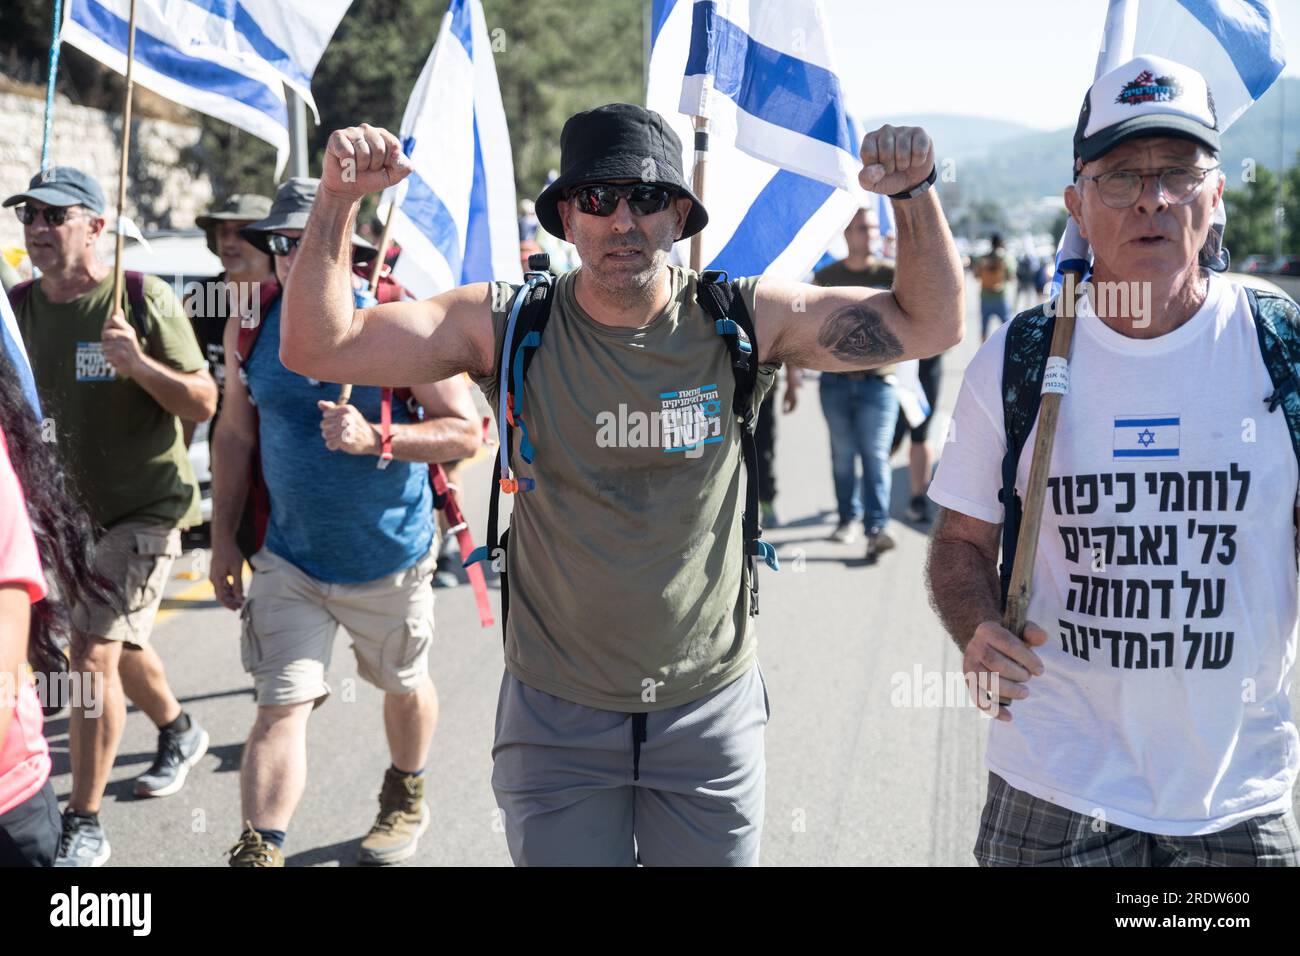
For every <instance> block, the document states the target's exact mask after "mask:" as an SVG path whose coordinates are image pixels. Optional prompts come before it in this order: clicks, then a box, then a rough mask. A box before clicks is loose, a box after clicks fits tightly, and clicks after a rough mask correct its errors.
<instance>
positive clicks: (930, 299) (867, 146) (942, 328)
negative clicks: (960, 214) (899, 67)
mask: <svg viewBox="0 0 1300 956" xmlns="http://www.w3.org/2000/svg"><path fill="white" fill-rule="evenodd" d="M862 162H863V169H862V172H861V174H860V175H859V180H860V181H861V183H862V185H863V186H864V187H865V188H866V189H869V190H871V191H872V192H875V193H881V194H884V195H892V194H893V193H898V192H903V191H905V190H908V189H910V188H911V187H913V186H915V185H917V184H919V183H920V182H921V181H922V180H923V179H925V178H926V176H928V175H929V173H930V170H931V169H932V168H934V145H933V143H932V142H931V141H930V137H929V136H928V135H926V133H925V130H923V129H920V128H919V127H908V126H902V127H892V126H882V127H881V128H880V129H878V130H876V131H875V132H872V133H868V134H867V136H866V137H865V138H864V139H863V141H862ZM892 202H893V204H894V218H895V223H896V226H897V229H898V259H897V263H896V265H895V270H894V285H893V288H892V289H891V290H885V291H882V290H878V289H868V288H857V287H853V286H841V287H833V288H822V287H820V286H813V285H805V284H804V283H799V282H784V281H768V280H764V281H763V282H760V283H759V284H758V289H757V294H756V303H755V304H756V312H757V314H756V315H755V317H754V323H755V326H756V331H757V333H758V341H759V354H760V357H761V358H762V360H763V361H765V362H787V363H792V364H795V365H800V366H802V367H804V368H815V369H819V370H821V371H824V372H845V371H852V370H855V369H867V368H876V367H878V366H881V365H888V364H890V363H891V362H896V361H899V360H902V359H911V358H927V357H929V356H931V355H937V354H938V353H940V352H942V351H944V350H946V349H949V348H952V346H954V345H956V344H957V343H958V342H960V341H961V338H962V333H963V331H964V329H965V317H966V304H965V292H964V287H963V282H962V271H961V258H960V256H958V254H957V247H956V245H954V243H953V241H952V234H951V233H950V232H949V231H948V222H947V220H946V219H944V216H943V209H942V207H941V206H940V205H939V197H938V195H937V194H936V193H935V191H934V190H933V189H930V190H927V191H926V192H924V193H922V194H921V195H920V196H917V197H916V198H914V199H895V200H892Z"/></svg>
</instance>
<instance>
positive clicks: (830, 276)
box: [813, 259, 898, 375]
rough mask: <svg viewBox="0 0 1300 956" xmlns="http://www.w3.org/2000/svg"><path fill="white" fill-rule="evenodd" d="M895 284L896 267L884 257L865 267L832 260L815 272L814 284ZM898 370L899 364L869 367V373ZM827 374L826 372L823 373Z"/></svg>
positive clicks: (885, 287)
mask: <svg viewBox="0 0 1300 956" xmlns="http://www.w3.org/2000/svg"><path fill="white" fill-rule="evenodd" d="M893 284H894V267H893V266H892V265H890V264H889V263H888V262H886V261H884V260H882V259H869V260H867V267H866V268H865V269H861V270H858V269H850V268H849V267H848V266H847V265H845V264H844V260H843V259H841V260H840V261H839V262H832V263H831V264H830V265H828V266H827V267H826V268H824V269H818V270H817V272H816V273H814V274H813V285H820V286H840V285H851V286H867V287H869V288H872V289H888V288H889V287H890V286H892V285H893ZM896 371H898V366H897V365H882V366H880V367H879V368H873V369H868V370H867V374H869V375H891V374H893V373H894V372H896ZM823 374H825V373H823Z"/></svg>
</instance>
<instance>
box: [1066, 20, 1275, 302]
mask: <svg viewBox="0 0 1300 956" xmlns="http://www.w3.org/2000/svg"><path fill="white" fill-rule="evenodd" d="M1143 54H1150V55H1152V56H1163V57H1166V58H1168V59H1170V60H1173V61H1175V62H1177V63H1182V64H1184V65H1186V66H1190V67H1191V68H1192V69H1194V70H1196V71H1197V72H1198V73H1200V74H1201V75H1202V76H1204V77H1205V81H1206V83H1207V84H1208V85H1209V87H1210V92H1211V93H1212V94H1213V95H1214V105H1215V111H1216V113H1217V114H1218V119H1219V132H1220V133H1222V132H1223V131H1224V130H1226V129H1227V128H1228V127H1229V126H1231V125H1232V124H1233V123H1234V122H1236V121H1237V119H1238V118H1239V117H1240V116H1241V114H1242V113H1244V112H1246V110H1247V109H1248V108H1249V107H1250V105H1251V104H1252V103H1254V102H1255V101H1256V100H1257V99H1259V98H1260V97H1261V96H1263V95H1264V93H1265V92H1266V91H1267V90H1268V88H1269V87H1270V86H1272V85H1273V81H1274V80H1276V79H1277V78H1278V77H1279V76H1280V75H1281V74H1282V70H1283V69H1285V68H1286V50H1285V46H1284V41H1283V38H1282V32H1281V24H1280V21H1279V20H1278V16H1277V9H1276V7H1275V5H1274V3H1273V0H1110V7H1109V8H1108V9H1107V11H1106V26H1105V28H1104V32H1103V34H1102V42H1101V51H1100V53H1098V55H1097V69H1096V73H1095V74H1094V79H1095V78H1097V77H1101V76H1103V75H1105V74H1106V73H1109V72H1110V71H1111V70H1113V69H1115V68H1116V67H1118V66H1121V65H1122V64H1124V63H1127V62H1128V61H1129V60H1131V59H1133V58H1134V57H1135V56H1141V55H1143ZM1224 221H1225V220H1224V214H1223V205H1222V204H1220V205H1219V208H1218V210H1217V211H1216V213H1215V222H1216V224H1217V225H1218V226H1219V227H1222V225H1223V222H1224ZM1089 264H1090V251H1089V248H1088V243H1087V240H1085V239H1084V238H1083V237H1082V236H1080V235H1079V229H1078V226H1076V225H1075V222H1074V220H1073V219H1070V220H1069V221H1068V222H1067V223H1066V229H1065V234H1064V235H1063V236H1062V237H1061V243H1060V246H1059V247H1058V249H1057V254H1056V272H1055V275H1053V277H1052V291H1051V294H1052V296H1055V295H1056V294H1057V293H1058V291H1059V290H1060V287H1061V278H1062V272H1063V271H1065V270H1072V271H1086V269H1087V268H1088V266H1089Z"/></svg>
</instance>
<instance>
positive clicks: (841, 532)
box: [831, 521, 858, 544]
mask: <svg viewBox="0 0 1300 956" xmlns="http://www.w3.org/2000/svg"><path fill="white" fill-rule="evenodd" d="M831 540H832V541H834V542H835V543H836V544H852V543H853V542H854V541H857V540H858V526H857V525H855V524H854V523H853V522H852V521H841V522H840V523H839V524H837V525H836V526H835V530H834V531H832V532H831Z"/></svg>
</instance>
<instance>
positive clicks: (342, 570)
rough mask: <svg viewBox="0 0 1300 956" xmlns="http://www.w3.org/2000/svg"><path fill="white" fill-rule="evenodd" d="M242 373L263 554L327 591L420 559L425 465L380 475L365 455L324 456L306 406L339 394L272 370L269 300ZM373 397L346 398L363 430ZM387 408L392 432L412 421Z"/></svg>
mask: <svg viewBox="0 0 1300 956" xmlns="http://www.w3.org/2000/svg"><path fill="white" fill-rule="evenodd" d="M244 371H245V375H246V379H247V383H248V390H249V394H250V395H251V396H252V398H253V401H254V404H256V406H257V411H258V438H259V441H260V442H261V451H262V474H263V475H264V476H265V478H266V485H267V488H268V490H269V491H270V495H271V519H270V524H269V525H268V527H267V532H266V547H267V548H268V549H270V550H271V551H272V552H273V553H274V554H277V555H279V556H280V557H282V558H284V559H285V560H286V561H289V562H290V563H292V564H293V565H294V566H295V567H297V568H299V569H300V570H302V571H305V572H306V573H307V574H310V575H311V576H312V577H313V578H316V579H317V580H319V581H325V582H327V583H330V584H357V583H360V582H363V581H373V580H374V579H376V578H381V577H385V576H387V575H389V574H395V573H396V572H398V571H400V570H402V569H403V568H407V567H410V566H411V565H412V564H415V563H416V562H417V561H419V560H420V559H421V558H423V557H424V556H425V555H426V554H427V553H428V551H429V548H430V547H431V546H432V544H433V535H434V524H433V513H432V505H433V496H432V494H431V492H430V489H429V468H428V466H427V465H425V464H423V463H421V462H409V461H397V460H393V461H391V462H389V464H388V467H387V468H383V469H380V468H376V467H375V465H376V463H377V462H378V461H379V459H378V457H377V456H375V455H349V454H348V453H347V452H344V451H330V450H329V449H328V448H326V447H325V439H324V438H322V437H321V432H320V423H321V412H320V409H318V408H317V407H316V403H317V402H318V401H321V400H325V401H335V400H336V399H337V398H338V393H339V386H338V385H337V384H335V383H332V382H316V381H315V380H313V379H308V378H304V377H303V376H301V375H298V374H297V373H295V372H291V371H289V370H288V369H287V368H285V367H284V365H283V364H281V362H280V301H279V300H278V299H277V300H276V302H275V303H274V304H273V305H272V306H271V308H270V309H269V310H268V312H267V314H266V315H265V316H263V318H262V330H261V332H260V333H259V334H258V337H257V347H256V348H255V349H253V355H252V358H251V359H250V360H249V361H248V363H247V364H246V365H245V368H244ZM379 397H380V389H378V388H376V387H374V386H367V385H358V386H356V387H354V388H353V389H352V404H353V405H355V406H356V408H357V411H359V412H361V414H362V415H364V416H365V417H366V421H369V422H377V421H379V412H380V406H379ZM392 404H393V422H394V423H403V422H411V421H413V420H415V419H413V417H412V415H411V414H410V412H409V411H408V410H407V408H406V406H405V404H404V403H402V402H399V401H397V400H396V399H394V400H393V403H392Z"/></svg>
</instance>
